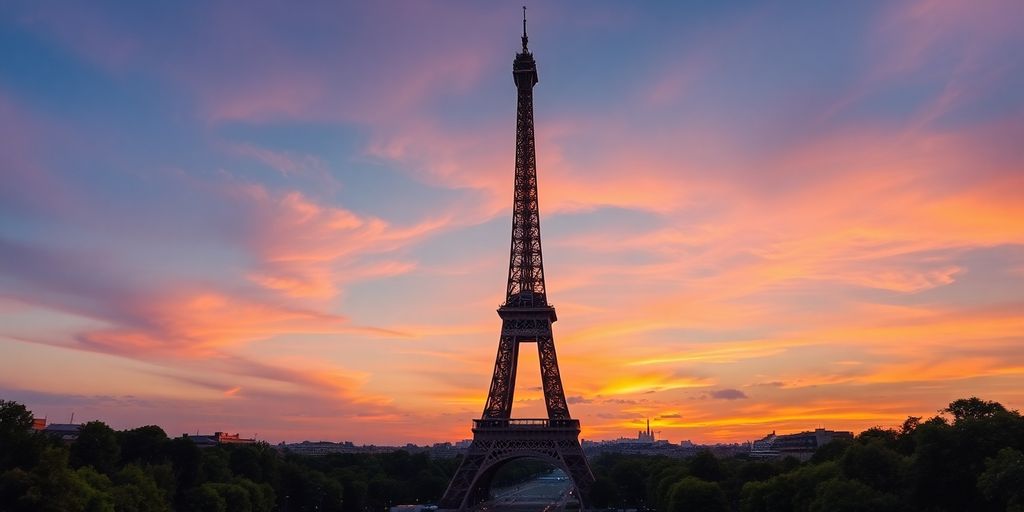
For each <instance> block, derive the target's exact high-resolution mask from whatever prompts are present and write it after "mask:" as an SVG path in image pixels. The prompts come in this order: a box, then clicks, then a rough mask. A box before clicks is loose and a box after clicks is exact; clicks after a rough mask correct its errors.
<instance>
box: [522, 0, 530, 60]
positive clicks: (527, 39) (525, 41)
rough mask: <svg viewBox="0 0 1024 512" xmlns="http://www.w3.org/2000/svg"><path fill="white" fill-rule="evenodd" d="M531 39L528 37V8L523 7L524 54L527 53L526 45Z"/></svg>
mask: <svg viewBox="0 0 1024 512" xmlns="http://www.w3.org/2000/svg"><path fill="white" fill-rule="evenodd" d="M529 40H530V38H528V37H526V6H525V5H524V6H523V53H526V43H527V42H528V41H529Z"/></svg>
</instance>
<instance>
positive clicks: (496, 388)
mask: <svg viewBox="0 0 1024 512" xmlns="http://www.w3.org/2000/svg"><path fill="white" fill-rule="evenodd" d="M518 360H519V340H517V339H516V337H515V336H510V335H507V334H503V335H502V336H501V340H500V341H499V342H498V355H497V357H495V360H494V375H493V376H491V389H490V391H489V392H488V393H487V404H486V405H484V414H483V416H482V417H484V418H510V417H511V416H512V397H513V394H514V393H515V389H516V367H517V366H518V364H517V361H518Z"/></svg>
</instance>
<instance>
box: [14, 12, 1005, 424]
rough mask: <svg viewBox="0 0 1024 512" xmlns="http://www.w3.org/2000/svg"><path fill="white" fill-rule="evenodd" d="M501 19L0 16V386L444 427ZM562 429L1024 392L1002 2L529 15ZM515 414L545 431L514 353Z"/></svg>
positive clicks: (476, 327)
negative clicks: (566, 422) (571, 422)
mask: <svg viewBox="0 0 1024 512" xmlns="http://www.w3.org/2000/svg"><path fill="white" fill-rule="evenodd" d="M519 10H520V5H519V4H501V5H483V4H474V3H468V2H467V3H445V4H404V3H403V4H373V5H355V4H353V5H339V4H333V3H326V2H324V3H317V4H311V5H304V6H302V7H301V8H295V7H291V8H285V7H284V6H281V5H276V4H272V3H262V2H258V3H252V4H249V3H247V4H244V5H243V4H237V3H236V4H232V3H198V2H197V3H192V4H185V5H175V6H173V7H172V6H153V5H147V6H141V5H136V6H118V5H116V4H112V3H111V4H104V3H95V4H94V3H90V4H77V5H75V4H58V3H48V2H21V3H14V4H10V5H7V6H5V7H2V8H0V13H2V15H0V44H2V45H3V46H4V47H5V48H12V49H15V51H7V52H3V53H2V54H0V172H2V179H3V181H4V182H5V186H4V187H3V188H0V326H2V330H0V352H2V354H3V357H2V358H0V398H4V399H8V400H18V401H21V402H24V403H25V404H26V405H27V406H28V407H29V408H30V409H32V410H33V411H35V412H36V414H37V415H39V416H48V417H50V418H51V421H54V418H60V419H63V418H66V417H67V416H68V415H70V414H71V412H75V413H76V416H77V417H78V418H79V419H82V420H88V419H100V420H103V421H106V422H108V423H109V424H111V426H113V427H115V428H127V427H134V426H140V425H146V424H157V425H160V426H162V427H164V428H166V429H167V430H168V433H169V434H170V435H172V436H176V435H178V434H180V433H182V432H195V431H196V430H200V431H203V432H212V431H228V432H236V431H237V432H240V433H242V435H243V436H248V435H251V434H257V435H258V436H259V437H260V438H262V439H266V440H268V441H271V442H275V443H276V442H278V441H302V440H314V441H315V440H331V441H343V440H349V441H354V442H356V443H357V444H362V443H366V444H370V443H372V444H389V443H391V444H404V443H405V442H413V443H418V444H425V443H432V442H438V441H453V440H458V439H464V438H467V437H469V426H470V420H471V419H473V418H479V417H480V411H481V409H482V408H483V406H484V401H485V398H486V395H487V383H488V381H489V379H490V375H491V371H492V368H493V358H494V347H495V344H496V342H497V334H496V333H497V330H498V328H499V326H500V325H501V321H500V319H499V318H498V317H497V315H495V311H494V310H495V308H496V307H497V306H498V305H499V304H500V303H501V301H502V299H503V298H504V294H503V291H504V288H505V286H504V284H505V277H506V274H505V272H506V271H507V259H508V223H509V215H510V209H511V205H512V177H513V167H514V166H513V156H514V151H515V146H514V142H515V125H514V123H513V122H512V120H513V115H514V112H515V88H514V86H513V85H512V77H511V74H510V72H509V67H510V65H511V61H512V58H513V57H514V55H515V52H516V50H517V47H518V44H519V39H518V38H519V31H520V26H519V23H518V20H519V15H520V14H519ZM530 18H531V25H530V47H531V50H532V51H533V52H534V54H535V55H536V56H537V59H538V66H539V72H540V77H541V81H540V83H539V84H537V86H536V89H535V104H536V123H537V160H538V163H537V169H538V176H539V178H538V181H539V183H540V210H541V215H542V217H543V219H544V220H543V225H544V229H543V231H544V239H545V260H546V262H547V288H548V294H549V299H550V301H551V303H552V304H554V305H555V306H556V307H557V308H558V311H559V319H560V321H559V322H558V324H557V327H556V330H557V331H558V333H557V338H558V351H559V356H560V357H559V359H560V366H561V369H562V373H563V375H565V376H566V377H565V388H566V389H565V391H566V392H565V394H566V397H567V400H568V402H569V406H570V407H571V409H572V411H573V417H574V418H577V419H581V420H582V422H583V432H582V434H581V436H580V437H582V438H585V439H614V438H617V437H620V436H621V435H623V434H624V433H629V432H632V431H635V430H638V427H639V426H642V425H643V422H644V420H645V419H646V418H648V417H649V418H651V420H652V430H656V431H659V432H660V434H659V438H665V439H669V440H671V441H673V442H678V441H680V440H684V439H689V440H693V441H694V442H699V443H715V442H736V441H744V440H751V439H757V438H760V437H762V436H763V435H764V434H765V433H767V432H769V431H775V430H778V431H779V432H800V431H804V430H808V429H813V428H814V427H816V426H822V425H824V426H826V427H828V428H831V429H836V430H853V431H860V430H863V429H865V428H868V427H872V426H876V425H882V426H895V425H898V424H899V423H901V422H902V421H903V420H904V419H905V417H906V414H907V413H908V412H909V413H911V414H917V415H921V416H925V417H928V416H931V415H933V414H934V413H935V412H936V411H937V410H939V409H941V408H942V407H944V406H945V405H946V404H948V403H949V402H950V401H952V400H954V399H956V398H962V397H966V396H979V397H981V398H984V399H987V400H996V401H999V402H1001V403H1003V404H1005V405H1006V406H1007V407H1009V408H1015V409H1019V408H1021V407H1024V391H1021V390H1022V389H1024V386H1022V384H1024V349H1021V346H1022V345H1021V343H1022V341H1024V339H1022V338H1024V313H1022V311H1024V201H1021V199H1020V198H1021V197H1024V150H1022V148H1021V147H1020V144H1019V141H1020V140H1024V93H1022V92H1020V91H1021V90H1024V88H1022V87H1021V85H1022V84H1024V61H1022V59H1021V57H1020V55H1018V52H1017V51H1016V50H1017V49H1018V48H1019V47H1021V44H1022V43H1024V35H1020V34H1019V33H1018V31H1017V30H1016V27H1017V26H1018V25H1019V22H1020V21H1021V20H1024V8H1022V6H1021V5H1019V4H1015V3H1013V2H1010V1H992V2H978V3H974V4H971V5H969V6H965V5H960V4H958V3H957V2H945V1H907V2H884V3H883V2H877V3H858V4H856V5H846V6H841V7H837V6H835V5H830V6H823V5H819V4H815V3H811V2H807V3H804V4H801V8H800V9H797V8H796V7H794V6H789V7H788V8H782V7H779V6H767V5H761V4H750V5H744V6H738V5H734V6H721V5H699V6H695V5H687V4H679V5H677V4H674V3H673V4H664V5H663V4H649V5H644V6H639V5H620V4H615V3H566V4H558V5H538V6H535V7H534V6H531V7H530ZM520 358H521V359H520V365H519V368H520V374H519V376H518V381H517V388H516V402H515V405H514V408H513V414H514V415H515V416H518V417H542V416H544V415H545V413H544V412H543V411H544V404H543V400H542V393H541V392H540V389H539V388H538V386H539V385H540V376H539V371H538V370H537V360H536V359H537V356H536V354H535V353H534V354H531V353H530V351H524V352H523V353H522V354H521V355H520Z"/></svg>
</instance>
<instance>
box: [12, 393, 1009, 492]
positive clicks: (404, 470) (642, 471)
mask: <svg viewBox="0 0 1024 512" xmlns="http://www.w3.org/2000/svg"><path fill="white" fill-rule="evenodd" d="M31 425H32V413H31V412H30V411H28V410H27V409H26V408H25V406H24V405H22V404H19V403H16V402H10V401H3V400H0V511H11V512H20V511H29V510H31V511H44V512H48V511H54V512H58V511H59V512H77V511H83V512H107V511H110V512H115V511H116V512H122V511H123V512H135V511H138V512H150V511H152V512H163V511H170V510H183V511H199V512H206V511H210V512H250V511H253V512H270V511H282V512H293V511H314V510H315V511H331V512H362V511H367V510H375V511H379V510H382V509H385V508H386V507H388V506H391V505H395V504H399V503H436V502H437V500H438V499H440V497H441V494H442V493H443V492H444V490H445V488H446V486H447V483H448V480H449V478H450V477H451V475H452V474H453V473H454V472H455V469H456V468H457V467H458V464H459V463H460V462H461V460H460V459H459V458H455V459H432V458H430V457H429V455H427V454H426V453H418V454H410V453H408V452H405V451H397V452H393V453H386V454H331V455H326V456H320V457H310V456H299V455H294V454H289V453H281V452H279V451H278V450H276V449H275V448H274V447H272V446H270V445H268V444H266V443H258V444H254V445H219V446H215V447H210V448H202V449H200V448H199V447H197V446H196V445H195V444H194V443H193V442H192V441H190V440H188V439H185V438H177V439H170V438H168V437H167V435H166V433H165V432H164V431H163V430H162V429H161V428H160V427H157V426H145V427H140V428H136V429H131V430H122V431H115V430H113V429H111V428H110V427H109V426H107V425H106V424H104V423H102V422H98V421H94V422H89V423H86V424H84V425H82V427H81V429H80V431H79V435H78V439H77V440H76V441H75V442H73V443H71V444H65V443H64V442H62V441H60V440H59V439H55V438H53V437H50V436H47V435H45V434H42V433H38V432H33V431H32V430H31ZM1022 451H1024V418H1022V417H1021V415H1020V413H1018V412H1017V411H1008V410H1007V409H1006V408H1005V407H1003V406H1002V405H1001V404H999V403H996V402H989V401H984V400H980V399H977V398H969V399H961V400H957V401H954V402H952V403H951V404H950V405H949V407H947V408H945V409H943V410H942V411H940V414H938V415H936V416H935V417H932V418H929V419H927V420H923V419H922V418H915V417H911V418H908V419H907V421H905V422H904V423H903V424H902V425H901V426H900V427H899V428H896V429H884V428H872V429H869V430H867V431H865V432H862V433H861V434H859V435H858V436H857V437H856V438H855V439H854V440H853V441H833V442H832V443H829V444H827V445H825V446H824V447H822V448H820V449H819V450H818V451H817V452H816V453H815V454H814V455H813V456H812V457H811V458H810V460H809V461H807V462H801V461H799V460H797V459H794V458H792V457H789V458H783V459H775V460H755V459H750V458H749V457H745V456H737V457H729V458H722V459H719V458H717V457H715V456H714V455H712V454H711V453H710V452H701V453H699V454H697V455H696V456H694V457H690V458H688V459H673V458H668V457H660V456H640V455H617V454H605V455H602V456H600V457H598V458H596V459H594V460H592V461H591V466H592V469H593V471H594V474H595V477H596V478H597V483H596V485H595V486H594V489H593V492H592V493H591V496H590V500H589V503H590V505H592V506H593V507H594V508H600V509H604V508H611V509H614V508H637V509H640V510H652V511H666V512H677V511H702V512H718V511H743V512H775V511H808V512H810V511H833V512H853V511H877V512H886V511H912V510H927V511H964V510H972V511H1014V512H1024V454H1022ZM534 466H536V467H534ZM541 470H542V467H541V466H537V465H525V466H522V467H521V468H519V469H518V470H517V471H509V472H508V475H507V477H505V478H508V479H509V481H510V482H511V481H517V480H521V479H522V478H524V475H526V474H528V473H531V474H532V473H536V472H538V471H541ZM519 473H523V474H519Z"/></svg>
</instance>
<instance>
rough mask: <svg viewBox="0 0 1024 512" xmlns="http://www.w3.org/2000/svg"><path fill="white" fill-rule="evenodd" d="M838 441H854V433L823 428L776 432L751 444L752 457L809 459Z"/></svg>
mask: <svg viewBox="0 0 1024 512" xmlns="http://www.w3.org/2000/svg"><path fill="white" fill-rule="evenodd" d="M836 439H848V440H852V439H853V432H846V431H836V430H826V429H823V428H818V429H814V431H807V432H800V433H798V434H785V435H778V434H776V433H775V432H772V433H771V434H768V435H766V436H764V437H762V438H761V439H758V440H756V441H754V442H752V443H750V455H751V456H753V457H784V456H787V455H792V456H795V457H797V458H809V457H810V455H811V454H813V453H814V452H815V451H816V450H817V449H818V448H821V447H822V446H825V445H826V444H828V443H831V442H832V441H834V440H836Z"/></svg>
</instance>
